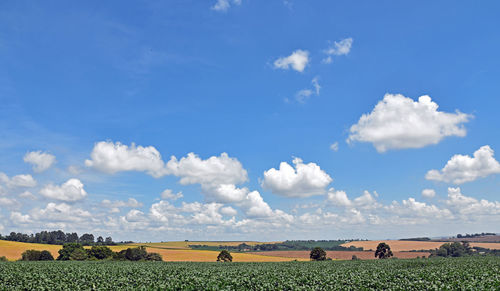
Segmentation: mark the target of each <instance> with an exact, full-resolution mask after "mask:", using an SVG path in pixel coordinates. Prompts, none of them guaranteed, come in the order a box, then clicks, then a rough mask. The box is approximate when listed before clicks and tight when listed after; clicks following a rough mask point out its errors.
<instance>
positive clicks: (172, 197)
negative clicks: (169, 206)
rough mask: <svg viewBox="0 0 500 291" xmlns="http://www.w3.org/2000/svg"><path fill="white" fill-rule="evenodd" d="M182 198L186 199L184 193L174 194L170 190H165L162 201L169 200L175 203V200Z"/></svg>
mask: <svg viewBox="0 0 500 291" xmlns="http://www.w3.org/2000/svg"><path fill="white" fill-rule="evenodd" d="M182 197H184V195H182V192H177V193H174V192H173V191H172V190H170V189H165V190H164V191H163V192H161V199H168V200H173V201H175V200H177V199H180V198H182Z"/></svg>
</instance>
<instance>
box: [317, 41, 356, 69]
mask: <svg viewBox="0 0 500 291" xmlns="http://www.w3.org/2000/svg"><path fill="white" fill-rule="evenodd" d="M352 42H353V39H352V38H351V37H349V38H345V39H343V40H341V41H338V42H337V41H335V42H334V43H333V44H332V46H330V47H329V48H328V49H326V50H324V53H325V54H326V55H327V56H326V58H324V59H323V63H325V64H330V63H331V62H332V61H333V58H332V56H343V55H348V54H349V52H350V51H351V47H352Z"/></svg>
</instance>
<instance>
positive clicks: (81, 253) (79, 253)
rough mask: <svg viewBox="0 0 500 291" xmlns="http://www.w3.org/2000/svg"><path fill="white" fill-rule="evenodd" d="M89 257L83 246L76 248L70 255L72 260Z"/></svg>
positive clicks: (83, 259) (82, 259)
mask: <svg viewBox="0 0 500 291" xmlns="http://www.w3.org/2000/svg"><path fill="white" fill-rule="evenodd" d="M88 258H89V255H88V252H87V251H85V250H84V249H83V248H82V249H80V248H77V249H75V250H74V251H73V252H72V253H71V255H69V259H70V260H71V261H85V260H86V259H88Z"/></svg>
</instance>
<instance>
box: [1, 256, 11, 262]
mask: <svg viewBox="0 0 500 291" xmlns="http://www.w3.org/2000/svg"><path fill="white" fill-rule="evenodd" d="M8 261H9V260H7V257H6V256H1V257H0V262H8Z"/></svg>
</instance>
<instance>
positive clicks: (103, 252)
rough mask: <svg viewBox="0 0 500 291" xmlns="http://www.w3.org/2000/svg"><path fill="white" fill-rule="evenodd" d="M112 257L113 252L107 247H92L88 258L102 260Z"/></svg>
mask: <svg viewBox="0 0 500 291" xmlns="http://www.w3.org/2000/svg"><path fill="white" fill-rule="evenodd" d="M112 256H113V251H112V250H111V249H110V248H108V247H107V246H93V247H92V248H90V250H89V257H91V258H96V259H98V260H104V259H107V258H110V257H112Z"/></svg>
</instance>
